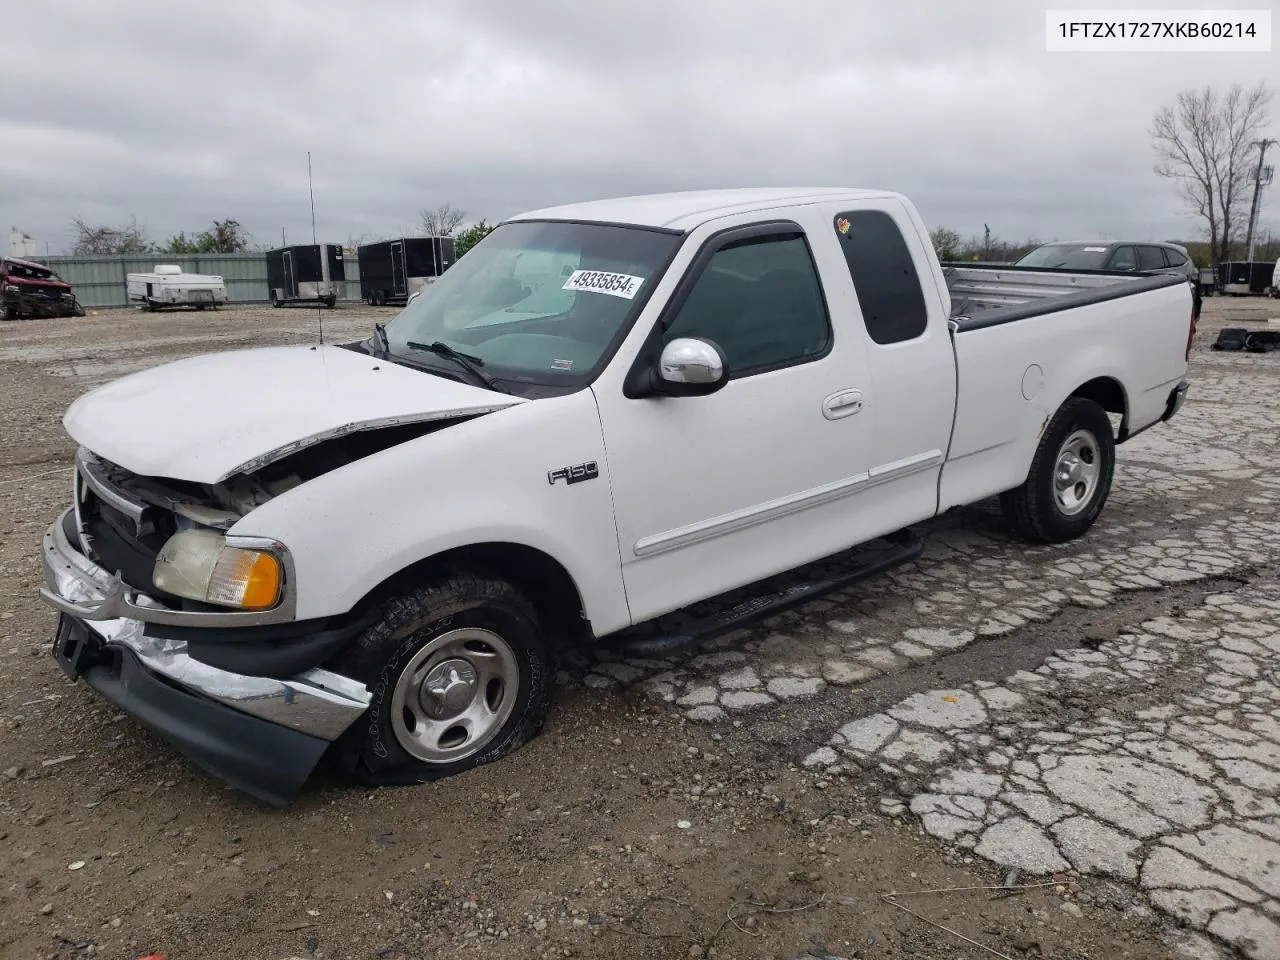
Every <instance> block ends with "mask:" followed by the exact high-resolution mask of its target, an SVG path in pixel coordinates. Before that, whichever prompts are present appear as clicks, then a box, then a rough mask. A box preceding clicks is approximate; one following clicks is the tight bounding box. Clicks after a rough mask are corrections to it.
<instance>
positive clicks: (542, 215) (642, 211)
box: [509, 187, 898, 233]
mask: <svg viewBox="0 0 1280 960" xmlns="http://www.w3.org/2000/svg"><path fill="white" fill-rule="evenodd" d="M897 196H898V194H896V193H892V192H890V191H886V190H858V189H852V188H848V187H740V188H732V189H722V190H689V191H682V192H677V193H654V194H645V195H640V196H633V197H617V198H613V199H609V200H591V201H587V202H585V203H572V204H566V205H563V206H558V207H545V208H543V209H541V210H532V211H529V212H527V213H521V214H517V215H516V216H514V217H511V218H510V219H509V222H510V221H515V220H572V221H578V222H584V223H614V224H625V225H628V226H637V227H648V228H650V229H656V230H667V231H670V232H673V233H688V232H689V231H690V230H693V229H695V228H697V227H699V226H701V225H702V224H704V223H706V222H707V221H709V220H714V219H716V218H718V217H724V216H729V215H731V214H735V213H750V212H752V211H755V210H769V209H774V208H785V207H796V206H803V205H806V204H811V203H826V202H831V201H836V200H869V199H889V198H895V197H897Z"/></svg>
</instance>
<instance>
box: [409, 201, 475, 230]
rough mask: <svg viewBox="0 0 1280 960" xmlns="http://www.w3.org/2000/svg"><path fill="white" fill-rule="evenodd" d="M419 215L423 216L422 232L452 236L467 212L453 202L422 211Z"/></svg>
mask: <svg viewBox="0 0 1280 960" xmlns="http://www.w3.org/2000/svg"><path fill="white" fill-rule="evenodd" d="M418 216H420V217H421V218H422V232H423V233H425V234H426V235H427V236H429V237H451V236H453V231H455V230H457V229H458V224H460V223H462V218H463V217H465V216H466V213H464V212H463V211H461V210H459V209H458V208H457V207H455V206H454V205H453V204H451V203H442V204H440V206H438V207H436V208H435V209H430V208H428V209H424V210H422V211H420V212H419V214H418Z"/></svg>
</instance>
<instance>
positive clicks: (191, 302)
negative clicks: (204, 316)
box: [126, 263, 227, 310]
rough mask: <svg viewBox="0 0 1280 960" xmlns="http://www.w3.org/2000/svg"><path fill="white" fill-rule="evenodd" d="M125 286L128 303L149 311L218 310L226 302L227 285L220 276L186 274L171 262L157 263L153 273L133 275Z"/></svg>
mask: <svg viewBox="0 0 1280 960" xmlns="http://www.w3.org/2000/svg"><path fill="white" fill-rule="evenodd" d="M126 286H127V289H128V294H129V302H130V303H137V304H141V305H142V306H143V307H145V308H146V309H147V310H159V309H160V308H162V307H195V308H196V309H197V310H203V309H204V308H205V307H213V308H217V306H218V305H219V304H223V303H226V302H227V286H226V284H225V283H224V282H223V280H222V278H221V277H215V276H212V275H209V274H204V273H183V272H182V267H180V266H178V265H177V264H172V263H158V264H156V268H155V270H153V271H152V272H151V273H131V274H129V275H128V277H127V282H126Z"/></svg>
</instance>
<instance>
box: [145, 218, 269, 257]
mask: <svg viewBox="0 0 1280 960" xmlns="http://www.w3.org/2000/svg"><path fill="white" fill-rule="evenodd" d="M250 239H251V238H250V236H249V233H248V231H246V230H245V229H244V227H242V226H241V225H240V221H238V220H231V219H227V220H215V221H213V224H212V226H210V228H209V229H208V230H202V231H201V232H200V233H197V234H196V235H195V236H194V237H188V236H187V235H186V232H185V231H184V232H182V233H179V234H177V235H176V236H173V237H170V238H169V242H168V244H166V245H165V248H164V251H163V252H165V253H173V254H178V255H188V256H189V255H192V254H197V253H244V252H245V251H246V250H248V249H249V242H250Z"/></svg>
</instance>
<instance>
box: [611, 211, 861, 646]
mask: <svg viewBox="0 0 1280 960" xmlns="http://www.w3.org/2000/svg"><path fill="white" fill-rule="evenodd" d="M814 216H815V218H816V219H815V222H814V223H813V224H811V225H810V229H811V230H818V229H826V230H830V229H832V227H831V224H830V221H829V220H826V219H823V217H822V214H821V213H820V212H819V213H816V214H814ZM708 232H709V231H708ZM815 258H816V259H815ZM824 260H829V261H830V262H829V263H827V264H825V266H824V264H823V261H824ZM819 266H824V273H825V271H826V270H827V269H831V270H838V271H840V273H843V274H847V270H846V268H845V265H844V262H843V260H842V259H840V254H839V251H838V248H837V247H836V245H835V244H834V243H827V244H821V243H819V244H814V243H810V240H809V236H808V233H807V231H806V228H805V227H804V226H802V225H801V224H800V223H798V222H794V221H790V220H788V221H777V222H773V223H769V224H759V223H756V224H752V225H749V226H743V227H738V228H731V229H725V230H721V231H720V232H718V233H714V234H712V235H711V236H710V237H709V238H708V239H707V240H706V241H705V243H704V244H703V245H702V247H701V248H700V249H699V251H698V253H697V254H696V255H695V256H694V258H693V260H692V262H691V263H690V265H689V267H688V269H687V271H686V272H685V275H684V278H683V280H681V282H680V283H679V284H678V285H677V286H676V287H675V289H674V292H673V294H672V297H671V299H670V300H669V301H668V303H667V305H666V306H665V308H663V309H662V312H661V314H660V315H659V316H658V319H657V324H658V329H657V330H656V331H652V332H651V333H650V336H660V337H661V340H662V342H664V343H665V342H669V341H670V340H672V339H674V338H676V337H690V336H694V337H702V338H706V339H709V340H712V341H714V342H715V343H716V344H717V345H718V346H719V347H720V348H721V350H722V351H723V353H724V354H725V356H726V358H727V360H728V368H729V380H728V383H727V384H726V385H724V386H723V387H721V388H720V389H719V390H718V391H717V392H715V393H711V394H708V395H703V396H689V397H667V396H643V397H637V398H630V397H628V396H626V395H625V393H626V391H625V390H624V389H623V388H622V384H621V383H619V382H618V381H617V380H614V379H613V378H601V380H598V381H597V382H596V384H595V385H594V386H593V388H592V389H593V390H594V391H595V392H596V400H597V404H598V406H599V410H600V418H601V423H602V426H603V430H604V437H605V446H606V450H607V457H608V466H609V476H610V482H611V484H612V491H613V498H614V508H615V515H616V523H617V530H618V540H619V549H620V553H621V561H622V573H623V580H624V584H625V587H626V591H627V599H628V603H629V605H630V609H631V617H632V621H633V622H640V621H643V620H647V619H650V618H652V617H654V616H658V615H661V614H662V613H666V612H669V611H671V610H675V609H679V608H681V607H684V606H687V605H688V604H689V603H691V602H694V601H697V600H699V599H702V598H705V597H708V596H714V595H716V594H718V593H721V592H724V591H726V590H729V589H732V588H735V587H738V586H742V585H744V584H747V583H750V582H752V581H755V580H758V579H761V578H763V577H766V576H769V575H771V574H774V573H778V572H781V571H783V570H787V569H790V568H791V567H794V566H796V565H798V564H800V563H803V562H805V561H807V560H810V559H814V558H817V557H820V556H823V555H826V554H828V553H833V552H835V551H837V550H840V549H842V548H843V547H845V546H848V545H849V544H850V543H854V542H856V541H857V536H856V533H855V528H856V527H857V521H856V516H857V514H858V513H859V511H858V510H857V509H856V507H855V504H854V503H852V502H851V501H850V494H852V493H854V492H856V490H857V489H858V488H859V486H861V485H862V484H863V483H864V482H865V478H866V471H867V469H868V466H869V456H870V443H869V441H870V438H871V416H872V412H871V411H870V410H869V409H868V408H867V401H869V399H870V387H871V379H870V377H869V375H868V368H867V360H866V355H865V347H864V344H863V342H862V340H861V339H860V338H858V337H856V336H850V335H849V334H848V332H847V330H843V331H842V330H841V325H840V323H839V322H838V321H839V319H840V317H841V316H843V317H845V318H846V320H847V318H848V314H849V310H850V307H851V304H850V303H848V302H846V300H847V298H848V296H849V295H850V294H851V292H852V291H851V289H849V288H847V287H840V288H839V291H838V293H837V294H836V295H835V302H831V301H830V299H829V297H828V295H827V294H826V293H825V292H824V290H823V285H822V283H821V281H820V280H819V272H818V268H819ZM829 275H836V274H829ZM833 319H835V320H837V323H836V324H835V325H834V329H833V323H832V321H833ZM641 353H642V355H644V351H641ZM859 392H860V393H859Z"/></svg>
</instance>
